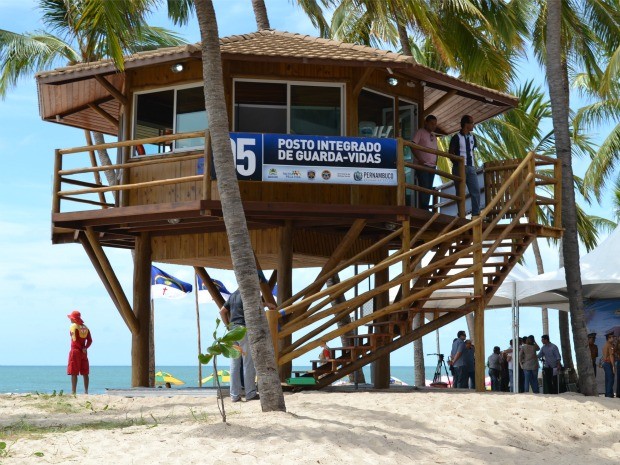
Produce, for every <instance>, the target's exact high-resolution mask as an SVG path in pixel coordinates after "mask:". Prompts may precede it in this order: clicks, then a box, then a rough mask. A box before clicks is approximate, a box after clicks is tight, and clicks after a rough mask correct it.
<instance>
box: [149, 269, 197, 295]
mask: <svg viewBox="0 0 620 465" xmlns="http://www.w3.org/2000/svg"><path fill="white" fill-rule="evenodd" d="M190 292H192V285H191V284H188V283H186V282H183V281H181V280H180V279H178V278H175V277H174V276H172V275H169V274H168V273H166V272H164V271H162V270H160V269H159V268H157V267H156V266H152V265H151V299H182V298H183V297H185V296H186V295H187V294H189V293H190Z"/></svg>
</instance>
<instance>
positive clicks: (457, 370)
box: [449, 331, 468, 389]
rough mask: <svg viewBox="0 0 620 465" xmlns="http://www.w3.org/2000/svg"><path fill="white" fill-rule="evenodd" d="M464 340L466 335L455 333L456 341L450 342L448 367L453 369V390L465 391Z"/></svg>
mask: <svg viewBox="0 0 620 465" xmlns="http://www.w3.org/2000/svg"><path fill="white" fill-rule="evenodd" d="M465 339H467V335H466V334H465V331H459V332H458V333H456V339H455V340H454V341H453V342H452V351H451V352H450V362H449V363H450V366H451V367H453V368H454V375H453V386H454V387H455V388H460V389H467V387H468V386H467V373H466V371H465V358H464V357H463V351H464V350H465Z"/></svg>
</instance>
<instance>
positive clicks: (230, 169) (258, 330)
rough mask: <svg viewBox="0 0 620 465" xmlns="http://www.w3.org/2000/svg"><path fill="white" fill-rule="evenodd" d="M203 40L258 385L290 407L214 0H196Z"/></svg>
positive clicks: (216, 151)
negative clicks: (234, 142) (244, 194)
mask: <svg viewBox="0 0 620 465" xmlns="http://www.w3.org/2000/svg"><path fill="white" fill-rule="evenodd" d="M194 4H195V5H196V16H197V18H198V25H199V27H200V38H201V41H202V72H203V77H204V88H205V89H204V90H205V107H206V110H207V115H208V121H209V130H210V131H211V140H212V144H213V161H214V164H215V171H216V173H217V188H218V192H219V194H220V198H221V202H222V213H223V215H224V224H225V225H226V232H227V236H228V244H229V247H230V255H231V258H232V263H233V268H234V271H235V277H236V278H237V283H238V284H239V290H240V291H241V298H242V300H243V303H244V308H245V320H246V324H247V334H248V338H249V340H250V347H251V351H252V358H253V359H254V364H255V366H256V372H257V374H258V382H259V385H260V396H261V397H260V402H261V407H262V410H263V412H268V411H286V406H285V404H284V395H283V393H282V386H281V385H280V378H279V376H278V370H277V366H276V361H275V354H274V348H273V344H272V342H271V335H270V333H269V327H268V325H267V318H266V317H265V312H264V311H263V307H262V304H261V297H260V287H259V283H258V273H257V271H256V262H255V261H254V251H253V249H252V244H251V243H250V235H249V232H248V226H247V222H246V220H245V213H244V211H243V205H242V204H241V194H240V192H239V184H238V183H237V172H236V168H235V164H234V162H233V160H234V158H233V154H232V152H231V146H230V135H229V132H228V113H227V111H226V101H225V98H224V95H225V94H224V82H223V73H222V55H221V51H220V40H219V34H218V28H217V19H216V17H215V10H214V9H213V3H212V1H211V0H194Z"/></svg>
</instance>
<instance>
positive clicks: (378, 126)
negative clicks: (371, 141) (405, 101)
mask: <svg viewBox="0 0 620 465" xmlns="http://www.w3.org/2000/svg"><path fill="white" fill-rule="evenodd" d="M357 121H358V125H359V127H358V134H359V135H360V136H362V137H394V99H393V98H392V97H388V96H386V95H381V94H377V93H375V92H370V91H368V90H362V91H361V92H360V96H359V98H358V110H357Z"/></svg>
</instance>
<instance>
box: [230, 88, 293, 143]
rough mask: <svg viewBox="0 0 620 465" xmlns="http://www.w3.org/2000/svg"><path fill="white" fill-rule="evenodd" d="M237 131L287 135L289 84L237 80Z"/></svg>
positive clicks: (235, 123)
mask: <svg viewBox="0 0 620 465" xmlns="http://www.w3.org/2000/svg"><path fill="white" fill-rule="evenodd" d="M234 128H235V131H237V132H259V133H271V134H286V84H282V83H269V82H240V81H237V82H235V114H234Z"/></svg>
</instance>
